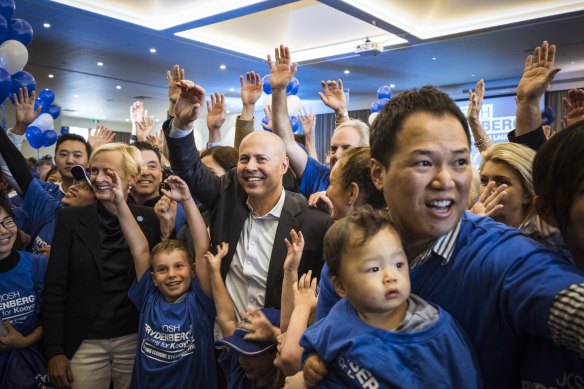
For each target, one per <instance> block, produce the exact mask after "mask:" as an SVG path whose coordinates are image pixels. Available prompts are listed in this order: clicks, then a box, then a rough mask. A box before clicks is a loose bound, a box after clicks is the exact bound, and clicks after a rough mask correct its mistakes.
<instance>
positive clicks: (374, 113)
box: [367, 112, 379, 126]
mask: <svg viewBox="0 0 584 389" xmlns="http://www.w3.org/2000/svg"><path fill="white" fill-rule="evenodd" d="M377 115H379V112H373V113H371V115H369V120H367V121H368V122H369V125H370V126H372V125H373V122H374V121H375V119H376V118H377Z"/></svg>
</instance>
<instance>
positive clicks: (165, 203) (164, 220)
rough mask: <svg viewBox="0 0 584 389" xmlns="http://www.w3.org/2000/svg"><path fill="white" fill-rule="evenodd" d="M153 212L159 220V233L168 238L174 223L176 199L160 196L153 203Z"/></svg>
mask: <svg viewBox="0 0 584 389" xmlns="http://www.w3.org/2000/svg"><path fill="white" fill-rule="evenodd" d="M154 213H155V214H156V217H158V221H159V222H160V234H161V235H162V237H163V239H168V237H169V236H170V234H171V233H172V230H173V229H174V226H175V224H176V201H174V200H172V199H170V198H168V197H167V196H162V197H161V198H160V200H158V201H157V202H156V204H155V205H154Z"/></svg>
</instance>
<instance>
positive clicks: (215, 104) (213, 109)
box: [207, 92, 225, 147]
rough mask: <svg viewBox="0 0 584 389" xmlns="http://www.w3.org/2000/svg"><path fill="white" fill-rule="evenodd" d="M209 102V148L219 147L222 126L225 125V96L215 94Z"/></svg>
mask: <svg viewBox="0 0 584 389" xmlns="http://www.w3.org/2000/svg"><path fill="white" fill-rule="evenodd" d="M209 97H210V98H211V101H207V128H208V129H209V141H208V142H207V147H212V146H217V145H219V144H220V142H221V126H223V123H225V95H223V93H218V92H215V94H213V93H211V95H210V96H209Z"/></svg>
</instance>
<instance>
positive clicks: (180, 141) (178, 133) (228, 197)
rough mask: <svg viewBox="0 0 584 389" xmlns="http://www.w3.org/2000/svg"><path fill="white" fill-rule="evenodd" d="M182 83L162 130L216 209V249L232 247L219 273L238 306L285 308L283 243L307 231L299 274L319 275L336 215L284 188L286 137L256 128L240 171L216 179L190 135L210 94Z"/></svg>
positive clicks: (186, 173) (175, 161)
mask: <svg viewBox="0 0 584 389" xmlns="http://www.w3.org/2000/svg"><path fill="white" fill-rule="evenodd" d="M177 85H178V86H179V87H180V88H181V95H180V97H179V99H178V101H177V103H176V106H175V118H174V119H173V120H171V121H167V122H166V123H165V125H164V131H165V134H166V140H167V143H168V149H169V159H170V163H171V165H172V168H173V171H174V172H175V173H176V174H177V175H179V176H180V177H181V178H182V179H183V180H185V182H186V183H187V184H188V185H189V188H190V189H191V192H192V193H193V194H194V195H195V197H196V198H197V199H199V200H200V201H201V202H202V203H203V204H204V205H205V207H206V208H207V209H208V210H209V211H210V215H211V216H210V219H211V220H210V231H211V241H212V244H213V247H215V246H216V245H218V244H219V243H221V242H228V243H229V253H228V254H227V256H226V257H225V259H224V261H223V264H222V268H221V270H222V274H223V277H224V278H225V280H226V286H227V289H228V291H229V292H230V295H231V297H232V299H233V300H234V303H235V306H236V308H237V309H238V310H242V309H246V308H248V307H262V306H266V307H277V308H279V307H280V298H281V293H282V279H283V273H284V271H283V264H284V258H285V257H286V245H285V243H284V238H286V237H288V236H289V234H290V230H291V229H294V230H296V231H302V233H303V235H304V238H305V245H304V252H303V255H302V259H301V262H300V266H299V269H298V272H299V273H300V274H302V273H304V272H306V271H308V270H312V271H313V274H314V273H316V275H317V276H318V275H319V274H320V270H321V267H322V265H323V260H322V241H323V237H324V234H325V232H326V231H327V229H328V227H329V226H330V224H331V220H330V217H329V216H328V215H327V214H326V213H324V212H321V211H319V210H317V209H313V208H310V207H308V205H307V203H306V199H305V198H304V197H303V196H301V195H299V194H297V193H292V192H288V191H285V190H284V189H283V187H282V176H283V175H284V174H285V173H286V171H287V170H288V158H287V157H286V149H285V146H284V144H283V142H282V140H281V139H280V138H278V137H277V136H276V135H274V134H272V133H269V132H265V131H258V132H254V133H252V134H250V135H248V136H247V137H246V138H244V139H243V141H242V142H241V145H240V147H239V162H238V164H237V168H236V169H233V170H232V171H230V172H228V173H227V174H225V175H223V176H222V177H217V176H215V175H214V174H213V172H211V171H210V170H209V169H208V168H207V167H205V165H204V164H202V163H201V160H200V157H199V152H198V151H197V148H196V145H195V141H194V137H193V136H192V130H193V123H194V121H195V120H196V119H197V117H198V116H199V113H200V110H201V108H202V106H203V105H204V101H205V90H204V89H203V88H201V87H200V86H197V85H195V84H194V83H193V82H192V81H187V80H183V81H180V82H178V83H177Z"/></svg>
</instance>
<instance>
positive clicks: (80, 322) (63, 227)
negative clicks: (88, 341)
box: [42, 202, 160, 359]
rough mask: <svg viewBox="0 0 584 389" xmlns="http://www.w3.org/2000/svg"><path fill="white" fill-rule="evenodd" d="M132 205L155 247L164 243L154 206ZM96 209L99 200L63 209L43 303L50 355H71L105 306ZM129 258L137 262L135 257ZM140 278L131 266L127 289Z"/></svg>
mask: <svg viewBox="0 0 584 389" xmlns="http://www.w3.org/2000/svg"><path fill="white" fill-rule="evenodd" d="M130 209H131V211H132V213H133V214H134V216H135V217H136V220H137V221H138V224H139V225H140V228H141V229H142V231H143V232H144V234H145V235H146V239H147V240H148V243H149V244H150V248H152V247H153V246H154V245H155V244H156V243H158V242H159V241H160V224H159V221H158V219H157V217H156V214H155V213H154V210H153V209H152V208H148V207H142V206H139V205H134V204H130ZM97 212H98V210H97V202H95V203H93V204H90V205H86V206H83V207H67V208H63V209H61V210H60V211H59V215H58V219H57V228H56V230H55V236H54V237H53V244H52V246H51V257H50V259H49V265H48V268H47V275H46V279H45V290H44V297H43V306H42V312H43V332H44V343H45V345H46V347H47V349H46V354H47V357H48V358H50V357H52V356H54V355H59V354H65V356H67V358H69V359H70V358H72V357H73V355H74V354H75V352H76V351H77V349H78V348H79V345H81V342H82V341H83V339H85V336H86V333H87V330H88V328H89V325H90V323H91V321H92V320H93V318H94V317H95V314H96V313H97V311H98V308H99V306H100V302H101V298H102V292H103V291H102V274H101V272H102V269H103V263H102V258H101V243H100V236H99V220H98V214H97ZM140 216H141V217H140ZM128 253H129V250H128ZM129 255H131V254H129ZM128 261H129V263H130V264H133V261H132V258H131V257H130V258H128ZM135 279H136V274H135V271H134V266H132V265H131V266H129V271H128V289H129V288H130V286H131V284H132V282H133V281H134V280H135ZM136 330H137V328H136Z"/></svg>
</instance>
